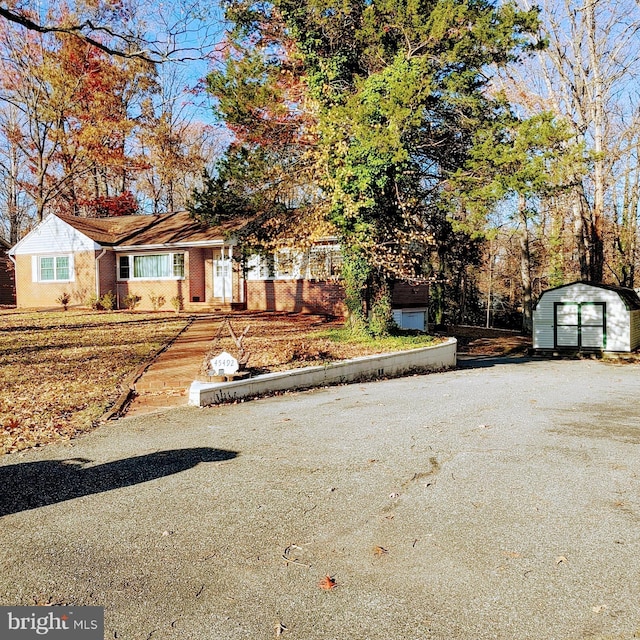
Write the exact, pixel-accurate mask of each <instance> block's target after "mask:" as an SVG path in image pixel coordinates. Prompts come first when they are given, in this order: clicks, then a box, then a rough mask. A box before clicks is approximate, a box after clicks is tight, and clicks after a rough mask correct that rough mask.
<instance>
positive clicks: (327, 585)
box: [318, 575, 338, 591]
mask: <svg viewBox="0 0 640 640" xmlns="http://www.w3.org/2000/svg"><path fill="white" fill-rule="evenodd" d="M318 586H319V587H320V588H321V589H324V590H325V591H331V589H335V588H336V587H337V586H338V584H337V582H336V581H335V578H333V577H332V576H329V575H326V576H325V577H324V578H322V580H320V582H319V583H318Z"/></svg>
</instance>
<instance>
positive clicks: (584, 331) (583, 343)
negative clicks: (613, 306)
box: [554, 302, 607, 349]
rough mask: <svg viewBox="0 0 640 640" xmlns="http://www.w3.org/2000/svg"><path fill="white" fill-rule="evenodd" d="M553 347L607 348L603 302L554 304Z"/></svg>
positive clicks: (604, 306)
mask: <svg viewBox="0 0 640 640" xmlns="http://www.w3.org/2000/svg"><path fill="white" fill-rule="evenodd" d="M554 316H555V322H554V326H555V341H554V342H555V346H556V347H564V348H572V349H604V348H605V347H606V346H607V332H606V305H605V303H604V302H556V303H555V304H554Z"/></svg>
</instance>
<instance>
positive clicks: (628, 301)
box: [541, 280, 640, 310]
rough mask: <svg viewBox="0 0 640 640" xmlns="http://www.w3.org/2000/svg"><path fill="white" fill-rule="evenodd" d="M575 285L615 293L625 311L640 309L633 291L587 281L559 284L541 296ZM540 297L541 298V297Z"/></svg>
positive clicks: (636, 295) (637, 298)
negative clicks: (624, 306) (623, 305)
mask: <svg viewBox="0 0 640 640" xmlns="http://www.w3.org/2000/svg"><path fill="white" fill-rule="evenodd" d="M577 284H586V285H589V286H590V287H596V288H598V289H605V290H606V291H613V292H615V293H617V294H618V295H619V296H620V298H622V301H623V302H624V303H625V305H626V307H627V309H630V310H635V309H640V297H638V294H637V293H636V291H635V290H634V289H627V288H626V287H617V286H615V285H612V284H602V283H599V282H589V281H587V280H577V281H576V282H569V283H568V284H561V285H560V286H558V287H553V288H552V289H546V290H545V291H543V292H542V295H544V294H545V293H548V292H549V291H556V290H558V289H566V288H567V287H572V286H574V285H577ZM541 297H542V296H541Z"/></svg>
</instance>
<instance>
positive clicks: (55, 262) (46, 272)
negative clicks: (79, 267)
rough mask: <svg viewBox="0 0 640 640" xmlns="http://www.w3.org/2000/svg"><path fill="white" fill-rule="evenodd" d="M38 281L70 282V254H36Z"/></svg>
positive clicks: (71, 268)
mask: <svg viewBox="0 0 640 640" xmlns="http://www.w3.org/2000/svg"><path fill="white" fill-rule="evenodd" d="M36 269H37V280H38V282H70V281H71V280H73V260H72V256H70V255H66V256H38V257H37V262H36Z"/></svg>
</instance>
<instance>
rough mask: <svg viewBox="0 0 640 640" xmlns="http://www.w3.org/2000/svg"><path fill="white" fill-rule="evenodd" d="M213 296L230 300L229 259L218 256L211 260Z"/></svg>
mask: <svg viewBox="0 0 640 640" xmlns="http://www.w3.org/2000/svg"><path fill="white" fill-rule="evenodd" d="M213 297H214V298H222V299H223V300H231V260H230V259H229V258H225V257H222V258H220V257H218V258H216V259H215V260H214V261H213Z"/></svg>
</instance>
